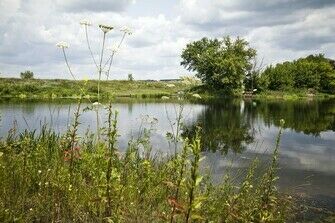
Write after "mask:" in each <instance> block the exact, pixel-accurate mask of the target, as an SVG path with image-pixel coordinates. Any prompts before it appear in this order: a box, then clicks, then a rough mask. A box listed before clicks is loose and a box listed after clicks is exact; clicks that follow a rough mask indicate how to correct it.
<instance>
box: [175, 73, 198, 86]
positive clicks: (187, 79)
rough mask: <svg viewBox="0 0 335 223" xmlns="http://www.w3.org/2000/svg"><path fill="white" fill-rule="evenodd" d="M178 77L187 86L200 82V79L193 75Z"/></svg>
mask: <svg viewBox="0 0 335 223" xmlns="http://www.w3.org/2000/svg"><path fill="white" fill-rule="evenodd" d="M180 79H181V81H182V83H183V84H185V85H189V86H192V87H194V86H198V85H200V84H201V81H200V80H199V79H198V78H196V77H194V76H181V77H180Z"/></svg>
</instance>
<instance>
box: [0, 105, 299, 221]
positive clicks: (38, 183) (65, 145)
mask: <svg viewBox="0 0 335 223" xmlns="http://www.w3.org/2000/svg"><path fill="white" fill-rule="evenodd" d="M79 105H80V104H79ZM79 105H78V109H77V111H76V113H75V116H74V119H73V124H72V126H71V127H70V128H69V129H68V131H67V132H66V133H65V134H63V135H58V134H56V133H54V132H53V131H51V130H48V129H47V128H45V127H44V128H42V129H41V133H39V134H36V133H35V132H31V131H25V132H24V133H21V134H17V133H16V132H15V129H13V130H11V131H10V132H9V134H8V136H7V137H6V138H3V139H1V140H0V188H1V190H0V221H1V222H14V221H17V222H285V221H286V219H288V218H289V216H290V210H291V205H292V201H291V200H290V199H289V198H288V197H287V196H285V195H281V194H279V192H278V191H277V188H276V180H277V177H276V171H277V159H278V152H279V140H280V133H279V136H278V139H277V142H276V145H275V146H274V147H275V149H274V153H273V158H272V162H270V163H269V164H268V165H267V167H266V168H262V170H263V173H257V174H255V170H256V167H257V165H258V161H257V160H255V161H254V162H253V163H252V165H251V166H250V168H249V170H248V172H247V173H246V174H245V177H244V180H242V182H241V183H239V184H237V183H236V182H234V176H231V175H225V177H224V178H223V179H222V180H221V181H220V183H217V184H214V183H213V181H212V178H211V175H210V174H206V173H203V172H204V171H201V164H202V160H203V159H204V158H205V157H204V156H203V154H202V152H201V151H200V148H201V141H202V140H201V138H200V136H199V135H198V134H196V135H195V136H193V137H190V138H184V139H181V138H179V137H177V136H176V137H173V138H172V139H177V138H178V141H179V140H180V141H179V142H182V148H181V151H180V152H178V153H176V154H172V155H164V156H163V155H153V154H152V152H151V149H152V145H151V144H150V133H151V128H149V129H142V134H141V137H140V138H136V139H133V140H131V141H130V142H129V143H128V148H127V150H126V151H124V152H122V151H120V150H119V148H118V147H117V138H118V133H117V123H116V117H117V113H116V112H114V111H113V110H112V109H111V105H110V106H109V108H108V112H109V116H108V120H107V121H106V122H105V123H104V125H103V126H101V130H100V136H101V137H100V138H99V139H97V138H96V136H95V135H92V134H90V133H88V134H86V135H85V136H81V137H80V136H78V135H77V128H78V125H79V122H78V120H79V119H78V118H79V116H80V111H81V109H80V108H79ZM140 148H141V149H140ZM205 172H206V171H205Z"/></svg>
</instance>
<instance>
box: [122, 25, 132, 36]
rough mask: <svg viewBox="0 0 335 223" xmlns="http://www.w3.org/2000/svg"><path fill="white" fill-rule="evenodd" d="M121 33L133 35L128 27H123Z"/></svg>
mask: <svg viewBox="0 0 335 223" xmlns="http://www.w3.org/2000/svg"><path fill="white" fill-rule="evenodd" d="M120 31H121V32H124V33H125V34H128V35H131V34H132V32H131V30H130V29H129V28H128V27H127V26H123V27H122V28H121V29H120Z"/></svg>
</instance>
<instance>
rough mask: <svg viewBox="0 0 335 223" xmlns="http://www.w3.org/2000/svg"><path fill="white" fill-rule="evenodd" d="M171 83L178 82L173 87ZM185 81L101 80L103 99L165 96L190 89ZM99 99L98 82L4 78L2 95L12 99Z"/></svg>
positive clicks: (1, 80) (0, 82)
mask: <svg viewBox="0 0 335 223" xmlns="http://www.w3.org/2000/svg"><path fill="white" fill-rule="evenodd" d="M169 84H173V85H175V86H174V87H169V86H168V85H169ZM187 88H188V86H187V85H185V84H183V83H182V82H168V83H167V82H145V81H122V80H112V81H101V83H100V96H101V98H113V97H135V98H161V97H162V96H170V95H174V94H176V93H177V92H179V91H182V90H185V89H187ZM82 93H83V94H84V97H89V98H96V97H97V95H98V81H96V80H89V81H73V80H41V79H32V80H22V79H14V78H0V97H12V98H36V99H51V98H54V99H55V98H79V97H80V95H81V94H82Z"/></svg>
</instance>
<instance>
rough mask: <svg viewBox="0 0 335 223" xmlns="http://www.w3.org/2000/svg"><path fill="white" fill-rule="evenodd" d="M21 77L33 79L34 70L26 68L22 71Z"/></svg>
mask: <svg viewBox="0 0 335 223" xmlns="http://www.w3.org/2000/svg"><path fill="white" fill-rule="evenodd" d="M20 77H21V78H22V79H25V80H29V79H33V78H34V73H33V72H32V71H29V70H26V71H24V72H21V73H20Z"/></svg>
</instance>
